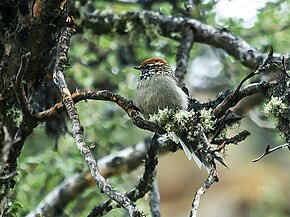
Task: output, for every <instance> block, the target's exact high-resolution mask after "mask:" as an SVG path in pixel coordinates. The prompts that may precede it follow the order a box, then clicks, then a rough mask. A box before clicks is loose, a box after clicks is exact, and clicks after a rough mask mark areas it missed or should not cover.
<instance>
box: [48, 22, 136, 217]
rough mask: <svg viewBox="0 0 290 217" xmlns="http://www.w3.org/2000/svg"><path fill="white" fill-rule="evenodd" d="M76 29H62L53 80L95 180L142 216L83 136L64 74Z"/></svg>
mask: <svg viewBox="0 0 290 217" xmlns="http://www.w3.org/2000/svg"><path fill="white" fill-rule="evenodd" d="M74 31H75V30H74V29H73V28H70V27H64V28H62V30H61V35H60V38H59V43H58V46H57V58H56V62H55V66H54V70H53V80H54V83H55V85H56V86H57V87H58V89H59V91H60V93H61V96H62V99H63V103H64V105H65V107H66V110H67V112H68V115H69V119H70V120H71V122H72V131H73V134H74V137H75V141H76V145H77V147H78V150H79V151H80V153H81V155H82V156H83V157H84V159H85V161H86V163H87V164H88V166H89V168H90V171H91V173H92V176H93V177H94V180H95V181H96V183H97V186H98V187H99V188H100V190H101V191H102V192H104V193H105V194H106V195H107V196H108V197H109V198H111V199H112V200H115V201H116V202H117V203H118V204H119V205H120V206H122V207H123V208H124V209H126V210H127V212H128V213H129V215H130V216H141V212H140V211H139V210H138V209H137V208H136V206H135V205H134V204H133V203H132V201H131V200H130V199H129V198H128V197H126V196H124V195H122V194H121V193H119V192H117V191H116V190H114V189H113V188H112V186H111V185H109V183H108V182H106V180H105V178H104V177H103V176H102V175H101V173H100V172H99V169H98V166H97V162H96V160H95V159H94V157H93V155H92V153H91V150H90V148H89V147H88V146H87V145H86V143H85V140H84V136H83V131H84V129H83V127H82V126H81V123H80V120H79V116H78V113H77V110H76V107H75V104H74V102H73V100H72V96H71V93H70V91H69V89H68V87H67V84H66V81H65V79H64V75H63V71H64V69H65V68H66V66H67V63H68V48H69V43H70V38H71V35H72V33H73V32H74Z"/></svg>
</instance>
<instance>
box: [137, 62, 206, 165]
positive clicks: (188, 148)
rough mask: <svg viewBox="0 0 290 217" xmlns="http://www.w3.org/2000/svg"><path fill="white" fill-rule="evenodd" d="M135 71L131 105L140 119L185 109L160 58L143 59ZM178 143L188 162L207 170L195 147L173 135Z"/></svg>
mask: <svg viewBox="0 0 290 217" xmlns="http://www.w3.org/2000/svg"><path fill="white" fill-rule="evenodd" d="M134 68H135V69H138V70H140V71H141V74H140V77H139V81H138V84H137V90H136V97H135V101H134V103H135V105H136V106H137V107H138V108H139V109H140V110H141V112H142V114H143V116H144V118H146V119H148V118H149V116H150V115H153V114H157V113H158V111H159V110H163V109H166V108H168V109H175V110H176V109H179V110H186V109H187V107H188V103H189V100H188V96H187V94H186V93H185V92H184V91H183V90H182V88H181V87H180V86H179V85H178V83H177V82H176V80H175V77H174V72H173V70H172V68H171V67H170V65H169V64H168V63H167V61H166V60H164V59H163V58H150V59H146V60H144V61H143V62H142V63H141V64H140V66H135V67H134ZM176 136H177V137H178V139H179V141H180V144H181V146H182V148H183V150H184V152H185V154H186V156H187V157H188V159H189V160H191V159H194V160H195V162H196V163H197V165H198V166H199V167H201V165H204V167H205V168H206V169H207V170H208V171H209V170H210V164H209V162H208V161H207V160H206V158H205V156H204V155H203V154H201V153H200V152H199V151H198V150H197V144H196V143H194V142H192V141H191V142H190V141H188V140H187V139H186V135H184V134H182V133H176V134H175V137H176Z"/></svg>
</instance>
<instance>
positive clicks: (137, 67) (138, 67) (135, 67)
mask: <svg viewBox="0 0 290 217" xmlns="http://www.w3.org/2000/svg"><path fill="white" fill-rule="evenodd" d="M133 68H134V69H137V70H140V69H141V66H134V67H133Z"/></svg>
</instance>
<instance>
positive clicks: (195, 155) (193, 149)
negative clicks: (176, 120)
mask: <svg viewBox="0 0 290 217" xmlns="http://www.w3.org/2000/svg"><path fill="white" fill-rule="evenodd" d="M174 134H175V137H177V138H178V141H179V142H180V144H181V146H182V149H183V151H184V153H185V155H186V156H187V158H188V159H189V160H192V159H193V160H194V161H195V163H196V164H197V166H198V167H199V168H200V169H201V167H202V166H204V168H205V169H206V170H207V172H208V173H210V171H211V169H212V166H213V164H212V163H210V159H208V158H207V156H206V155H207V153H206V151H205V150H203V149H201V148H198V145H197V144H196V143H195V142H194V141H188V139H186V137H185V136H183V135H182V134H181V133H174ZM213 159H214V160H217V161H218V162H219V163H221V164H222V165H224V166H225V167H227V165H226V164H225V162H224V160H223V159H222V158H221V157H220V156H218V155H216V154H213Z"/></svg>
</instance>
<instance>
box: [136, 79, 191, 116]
mask: <svg viewBox="0 0 290 217" xmlns="http://www.w3.org/2000/svg"><path fill="white" fill-rule="evenodd" d="M135 104H136V106H137V107H139V108H140V109H141V110H142V112H143V114H144V115H145V117H148V116H149V115H150V114H156V113H158V110H159V109H161V110H162V109H165V108H169V109H186V108H187V105H188V99H187V95H186V94H185V93H184V92H183V91H182V89H181V88H180V87H178V85H177V83H176V81H175V80H174V79H173V78H172V77H171V76H164V75H155V76H152V77H151V78H150V79H144V80H141V81H139V82H138V86H137V91H136V99H135Z"/></svg>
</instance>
